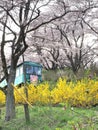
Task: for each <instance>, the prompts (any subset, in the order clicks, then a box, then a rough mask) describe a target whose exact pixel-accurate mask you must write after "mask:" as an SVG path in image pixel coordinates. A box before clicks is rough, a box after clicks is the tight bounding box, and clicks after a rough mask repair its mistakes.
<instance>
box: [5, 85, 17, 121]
mask: <svg viewBox="0 0 98 130" xmlns="http://www.w3.org/2000/svg"><path fill="white" fill-rule="evenodd" d="M13 118H15V98H14V92H13V87H12V86H11V84H8V86H7V93H6V115H5V120H6V121H9V120H11V119H13Z"/></svg>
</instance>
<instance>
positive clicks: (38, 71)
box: [34, 67, 41, 75]
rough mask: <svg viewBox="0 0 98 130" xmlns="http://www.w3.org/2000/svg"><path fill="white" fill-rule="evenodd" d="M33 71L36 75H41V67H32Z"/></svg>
mask: <svg viewBox="0 0 98 130" xmlns="http://www.w3.org/2000/svg"><path fill="white" fill-rule="evenodd" d="M34 73H35V74H36V75H41V68H40V67H34Z"/></svg>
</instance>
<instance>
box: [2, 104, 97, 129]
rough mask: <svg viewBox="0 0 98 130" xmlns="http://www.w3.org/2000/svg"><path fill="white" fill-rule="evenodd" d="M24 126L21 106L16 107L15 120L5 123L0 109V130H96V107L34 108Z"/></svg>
mask: <svg viewBox="0 0 98 130" xmlns="http://www.w3.org/2000/svg"><path fill="white" fill-rule="evenodd" d="M29 110H30V117H31V122H30V123H29V124H26V122H25V118H24V109H23V106H17V107H16V119H13V120H12V121H9V122H5V121H4V114H5V108H2V112H1V119H0V130H98V107H94V108H90V109H83V108H67V109H64V108H63V107H51V106H50V107H48V106H46V107H44V106H34V107H33V108H30V109H29Z"/></svg>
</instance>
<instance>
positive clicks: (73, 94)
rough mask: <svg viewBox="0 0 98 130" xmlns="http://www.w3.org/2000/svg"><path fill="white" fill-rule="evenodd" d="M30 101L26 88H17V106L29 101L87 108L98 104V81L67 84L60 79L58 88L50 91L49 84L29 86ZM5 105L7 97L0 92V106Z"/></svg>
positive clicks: (87, 80) (84, 80)
mask: <svg viewBox="0 0 98 130" xmlns="http://www.w3.org/2000/svg"><path fill="white" fill-rule="evenodd" d="M26 88H27V91H28V99H26V95H25V90H24V86H22V87H21V88H18V87H15V90H14V95H15V101H16V104H20V103H21V104H23V103H25V102H26V101H28V102H29V103H30V104H36V103H40V104H59V103H65V104H66V103H68V104H70V105H71V106H77V107H87V106H93V105H96V104H98V81H97V80H96V81H95V80H91V79H83V80H81V81H77V82H67V81H66V79H61V78H60V79H59V80H58V81H57V84H56V86H54V88H53V89H52V90H50V85H49V83H47V82H46V83H42V84H39V85H37V86H34V85H33V84H28V85H27V86H26ZM3 103H5V96H4V94H3V93H2V91H0V104H3Z"/></svg>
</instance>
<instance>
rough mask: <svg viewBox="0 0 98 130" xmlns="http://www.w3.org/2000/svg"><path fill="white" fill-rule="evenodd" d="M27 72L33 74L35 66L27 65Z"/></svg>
mask: <svg viewBox="0 0 98 130" xmlns="http://www.w3.org/2000/svg"><path fill="white" fill-rule="evenodd" d="M26 73H27V74H32V73H33V67H32V66H30V65H28V66H26Z"/></svg>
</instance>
